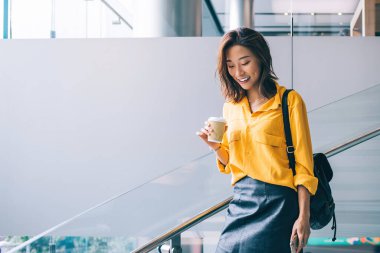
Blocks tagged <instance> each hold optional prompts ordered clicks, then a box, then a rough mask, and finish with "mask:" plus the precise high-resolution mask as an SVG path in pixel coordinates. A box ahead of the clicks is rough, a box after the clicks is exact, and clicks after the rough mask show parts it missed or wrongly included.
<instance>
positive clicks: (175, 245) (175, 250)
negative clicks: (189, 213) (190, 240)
mask: <svg viewBox="0 0 380 253" xmlns="http://www.w3.org/2000/svg"><path fill="white" fill-rule="evenodd" d="M158 252H160V253H182V247H181V234H178V235H175V236H174V237H173V238H172V239H171V240H170V245H167V244H163V245H161V246H159V247H158Z"/></svg>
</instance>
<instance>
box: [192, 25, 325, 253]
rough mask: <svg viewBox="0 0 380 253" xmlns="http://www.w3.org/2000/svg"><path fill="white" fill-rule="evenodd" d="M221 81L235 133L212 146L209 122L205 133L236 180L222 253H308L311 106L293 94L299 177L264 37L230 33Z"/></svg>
mask: <svg viewBox="0 0 380 253" xmlns="http://www.w3.org/2000/svg"><path fill="white" fill-rule="evenodd" d="M218 74H219V78H220V81H221V86H222V90H223V94H224V96H225V98H226V102H225V104H224V107H223V117H224V118H225V119H226V120H227V125H228V127H227V131H226V132H225V134H224V136H223V141H222V143H220V144H219V143H214V142H209V141H207V136H208V135H209V134H210V132H211V131H213V129H211V127H210V125H209V124H208V122H206V124H205V127H204V128H202V129H201V131H200V132H198V135H199V136H200V137H201V139H202V140H203V141H205V142H206V144H207V145H208V146H209V147H210V148H211V149H213V150H214V151H215V153H216V156H217V166H218V168H219V170H220V171H221V172H222V173H226V174H229V173H231V175H232V182H231V183H232V185H233V186H234V197H233V200H232V201H231V202H230V204H229V207H228V210H227V217H226V223H225V227H224V229H223V231H222V234H221V236H220V239H219V243H218V246H217V250H216V252H217V253H222V252H223V253H227V252H228V253H235V252H239V253H260V252H263V253H264V252H265V253H271V252H273V253H287V252H290V251H291V249H290V246H289V244H290V242H293V243H295V242H296V240H298V242H299V244H298V245H299V246H298V247H297V249H296V252H301V251H302V248H303V247H304V246H305V245H306V243H307V240H308V238H309V235H310V224H309V217H310V209H309V206H310V204H309V200H310V194H315V191H316V189H317V184H318V181H317V178H315V177H314V174H313V155H312V146H311V140H310V131H309V126H308V121H307V114H306V108H305V104H304V102H303V100H302V98H301V96H300V95H299V94H298V93H297V92H295V91H292V92H291V93H289V97H288V105H289V116H290V124H291V131H292V139H293V145H294V147H295V151H294V153H295V158H296V176H293V173H292V170H291V169H290V167H289V161H288V158H287V154H286V144H285V134H284V125H283V118H282V111H281V97H282V94H283V93H284V91H285V90H286V88H285V87H282V86H279V85H278V84H277V82H276V80H277V77H276V75H275V73H274V72H273V67H272V57H271V55H270V51H269V47H268V45H267V42H266V41H265V39H264V38H263V36H262V35H261V34H260V33H258V32H256V31H254V30H252V29H249V28H239V29H236V30H232V31H230V32H228V33H227V34H225V35H224V36H223V38H222V40H221V44H220V48H219V55H218Z"/></svg>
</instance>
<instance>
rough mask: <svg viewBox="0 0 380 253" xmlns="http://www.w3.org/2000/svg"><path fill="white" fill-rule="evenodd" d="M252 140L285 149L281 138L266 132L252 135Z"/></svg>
mask: <svg viewBox="0 0 380 253" xmlns="http://www.w3.org/2000/svg"><path fill="white" fill-rule="evenodd" d="M252 138H253V140H254V141H256V142H259V143H262V144H266V145H270V146H274V147H283V146H284V140H283V138H282V137H280V136H276V135H271V134H268V133H265V132H255V133H253V135H252Z"/></svg>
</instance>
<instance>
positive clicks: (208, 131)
mask: <svg viewBox="0 0 380 253" xmlns="http://www.w3.org/2000/svg"><path fill="white" fill-rule="evenodd" d="M212 131H214V130H213V129H212V128H211V125H210V123H209V122H208V121H205V125H204V127H203V128H201V130H200V131H199V132H196V134H197V135H198V136H199V137H200V138H201V139H202V140H203V141H204V142H205V143H206V144H207V145H208V146H209V147H210V148H211V149H214V150H215V149H217V148H219V147H220V145H221V144H220V143H215V142H210V141H208V140H207V139H208V136H209V135H210V134H211V132H212Z"/></svg>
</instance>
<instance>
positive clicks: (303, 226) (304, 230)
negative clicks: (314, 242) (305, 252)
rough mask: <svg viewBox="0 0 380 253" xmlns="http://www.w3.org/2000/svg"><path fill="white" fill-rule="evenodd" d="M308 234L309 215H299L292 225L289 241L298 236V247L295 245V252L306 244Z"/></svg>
mask: <svg viewBox="0 0 380 253" xmlns="http://www.w3.org/2000/svg"><path fill="white" fill-rule="evenodd" d="M309 236H310V222H309V217H305V216H302V215H301V216H299V217H298V219H297V220H296V222H295V223H294V225H293V231H292V236H291V237H290V238H291V242H292V241H294V240H296V237H298V247H297V253H299V252H301V250H302V249H303V248H304V247H305V246H306V244H307V241H308V240H309Z"/></svg>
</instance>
